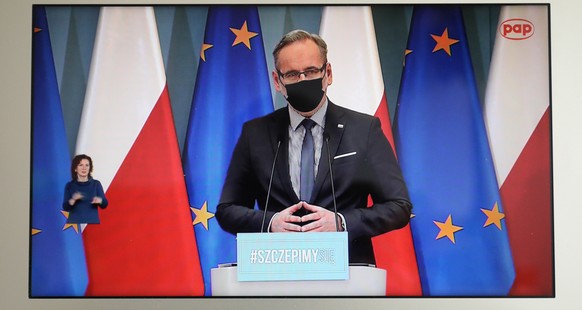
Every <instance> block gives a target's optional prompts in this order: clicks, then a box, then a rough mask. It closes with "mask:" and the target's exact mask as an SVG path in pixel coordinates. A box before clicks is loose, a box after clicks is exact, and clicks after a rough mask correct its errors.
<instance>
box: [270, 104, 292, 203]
mask: <svg viewBox="0 0 582 310" xmlns="http://www.w3.org/2000/svg"><path fill="white" fill-rule="evenodd" d="M289 122H290V121H289V112H288V111H287V109H285V108H282V109H279V110H278V111H277V113H275V114H274V118H273V122H272V123H271V125H270V129H271V130H270V137H271V145H273V154H275V152H276V151H277V143H278V142H279V140H281V145H280V146H279V155H278V157H277V163H276V165H275V174H274V176H273V177H277V178H278V179H279V184H281V186H282V188H283V189H284V191H285V192H286V193H287V195H288V196H289V197H293V198H292V199H293V201H298V200H299V198H298V197H297V195H296V194H295V191H293V185H292V184H291V176H290V175H289V132H288V130H289V129H288V127H289ZM274 184H276V183H275V182H274ZM273 186H275V185H273Z"/></svg>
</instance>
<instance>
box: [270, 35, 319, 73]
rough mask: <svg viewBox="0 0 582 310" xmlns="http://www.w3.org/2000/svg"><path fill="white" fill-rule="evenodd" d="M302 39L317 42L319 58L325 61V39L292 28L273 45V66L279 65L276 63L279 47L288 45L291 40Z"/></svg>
mask: <svg viewBox="0 0 582 310" xmlns="http://www.w3.org/2000/svg"><path fill="white" fill-rule="evenodd" d="M303 40H311V41H313V42H315V44H317V47H319V53H320V55H321V58H322V59H323V62H324V63H327V44H326V43H325V41H324V40H323V39H322V38H321V37H320V36H319V35H317V34H314V33H309V32H307V31H305V30H301V29H297V30H292V31H290V32H288V33H287V34H286V35H284V36H283V37H282V38H281V41H279V43H278V44H277V46H275V49H274V50H273V58H274V60H275V68H278V67H279V65H278V61H279V52H281V49H283V48H284V47H285V46H287V45H290V44H291V43H293V42H297V41H303Z"/></svg>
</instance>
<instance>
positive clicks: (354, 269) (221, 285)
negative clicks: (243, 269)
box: [210, 266, 386, 296]
mask: <svg viewBox="0 0 582 310" xmlns="http://www.w3.org/2000/svg"><path fill="white" fill-rule="evenodd" d="M210 273H211V274H210V277H211V282H212V296H385V295H386V270H384V269H379V268H375V267H372V266H349V274H350V278H349V279H348V280H325V281H324V280H312V281H263V282H239V281H238V280H237V267H236V266H225V267H218V268H213V269H211V271H210Z"/></svg>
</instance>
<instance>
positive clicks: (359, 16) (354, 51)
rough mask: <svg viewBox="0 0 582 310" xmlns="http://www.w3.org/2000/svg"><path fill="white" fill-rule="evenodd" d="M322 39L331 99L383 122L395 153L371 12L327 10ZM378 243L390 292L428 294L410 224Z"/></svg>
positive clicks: (379, 261) (378, 239)
mask: <svg viewBox="0 0 582 310" xmlns="http://www.w3.org/2000/svg"><path fill="white" fill-rule="evenodd" d="M320 35H321V37H322V38H323V39H324V40H325V41H326V43H327V45H328V60H329V62H330V64H331V66H332V70H333V73H334V79H333V84H332V86H330V87H329V88H328V95H329V97H330V99H331V100H332V101H333V102H334V103H336V104H338V105H340V106H343V107H346V108H348V109H351V110H355V111H358V112H362V113H366V114H369V115H375V116H377V117H378V118H380V121H381V123H382V130H383V131H384V134H385V135H386V137H387V138H388V140H389V141H390V144H391V145H392V148H393V149H394V139H393V137H392V128H391V125H390V115H389V111H388V104H387V102H386V94H385V92H384V81H383V78H382V72H381V67H380V57H379V55H378V46H377V43H376V32H375V30H374V21H373V19H372V10H371V8H370V7H367V6H357V7H349V6H337V7H336V6H333V7H325V8H324V11H323V16H322V21H321V30H320ZM372 242H373V246H374V254H375V256H376V265H377V267H379V268H383V269H386V270H387V271H388V273H387V274H388V276H387V283H386V294H387V295H391V296H420V295H422V290H421V287H420V278H419V275H418V267H417V264H416V254H415V251H414V245H413V243H412V235H411V232H410V225H407V226H406V227H404V228H402V229H399V230H395V231H392V232H389V233H386V234H383V235H380V236H377V237H374V238H373V239H372Z"/></svg>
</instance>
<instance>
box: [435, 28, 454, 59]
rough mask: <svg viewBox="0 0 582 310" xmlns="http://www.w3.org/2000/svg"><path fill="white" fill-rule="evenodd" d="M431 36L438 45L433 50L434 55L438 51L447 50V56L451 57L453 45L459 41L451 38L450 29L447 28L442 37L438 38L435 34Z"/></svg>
mask: <svg viewBox="0 0 582 310" xmlns="http://www.w3.org/2000/svg"><path fill="white" fill-rule="evenodd" d="M431 36H432V38H433V39H434V40H435V41H436V43H437V44H436V45H435V47H434V49H433V50H432V52H433V53H434V52H436V51H439V50H445V52H447V54H449V56H451V45H453V44H455V43H457V42H459V40H455V39H451V38H449V29H448V28H445V31H444V32H443V34H442V35H440V36H437V35H434V34H431Z"/></svg>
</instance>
